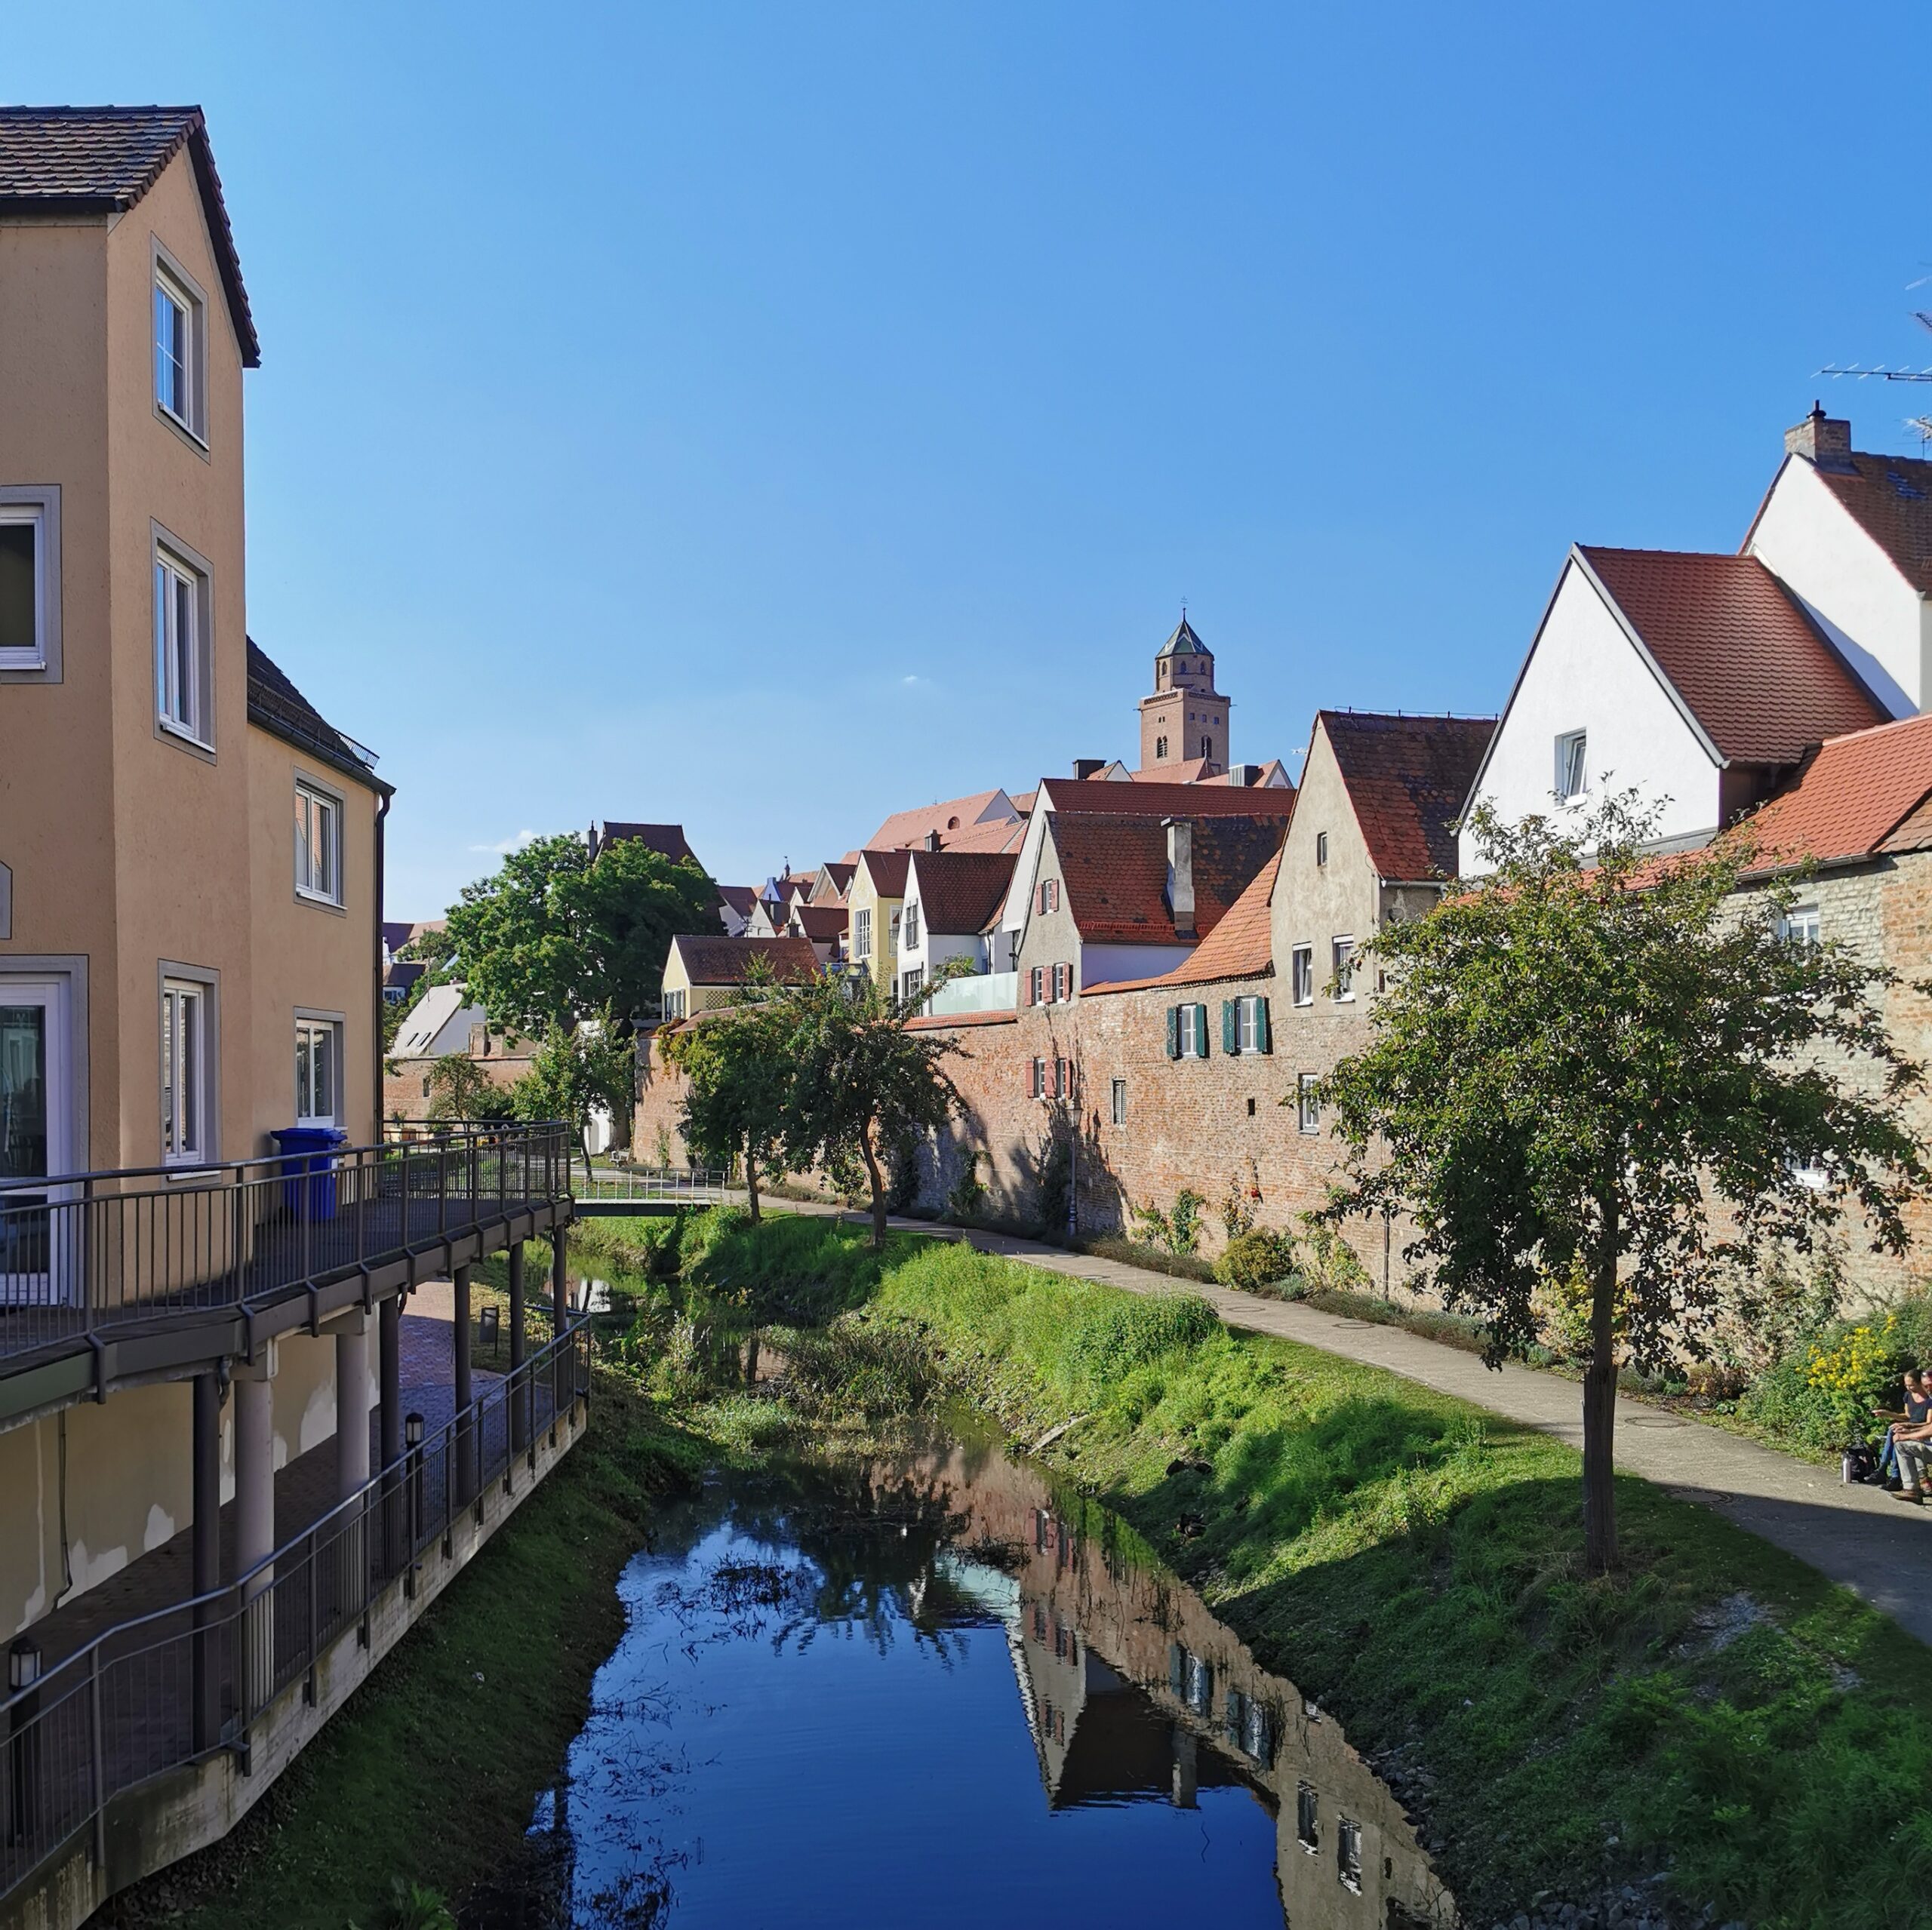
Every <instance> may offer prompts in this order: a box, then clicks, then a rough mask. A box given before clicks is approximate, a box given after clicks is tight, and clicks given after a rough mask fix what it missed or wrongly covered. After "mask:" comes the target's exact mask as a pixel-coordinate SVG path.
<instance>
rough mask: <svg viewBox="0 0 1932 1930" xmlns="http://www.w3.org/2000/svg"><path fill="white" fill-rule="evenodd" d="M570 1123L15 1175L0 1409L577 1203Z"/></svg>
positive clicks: (183, 1353)
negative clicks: (322, 1151)
mask: <svg viewBox="0 0 1932 1930" xmlns="http://www.w3.org/2000/svg"><path fill="white" fill-rule="evenodd" d="M570 1152H571V1138H570V1134H569V1132H568V1129H566V1128H565V1127H564V1126H560V1125H558V1124H556V1123H542V1124H537V1125H512V1126H455V1127H452V1128H451V1129H448V1130H447V1131H438V1132H433V1133H432V1134H430V1135H429V1136H425V1137H423V1138H419V1139H411V1140H410V1141H408V1142H404V1143H400V1144H387V1145H377V1146H358V1147H351V1148H343V1149H341V1150H340V1151H337V1153H335V1154H333V1155H328V1156H318V1157H315V1158H314V1159H312V1160H311V1159H291V1158H285V1157H279V1156H276V1157H267V1158H262V1159H252V1160H236V1161H232V1162H230V1163H226V1164H223V1165H218V1166H206V1167H198V1168H195V1169H192V1170H183V1169H180V1168H178V1167H146V1168H140V1169H122V1170H118V1171H114V1172H89V1173H75V1174H71V1175H63V1176H60V1177H59V1178H57V1179H53V1180H16V1181H11V1182H6V1183H5V1184H4V1185H0V1424H5V1423H6V1422H8V1421H11V1420H13V1419H15V1418H18V1417H20V1416H21V1415H26V1414H30V1413H33V1412H39V1411H42V1410H44V1409H48V1408H51V1407H54V1406H59V1405H60V1404H62V1403H64V1402H66V1401H69V1400H76V1399H80V1398H83V1397H94V1398H97V1399H99V1398H104V1397H105V1396H106V1394H107V1393H108V1392H109V1391H110V1390H111V1389H112V1388H113V1387H115V1386H116V1385H118V1384H123V1383H125V1382H127V1381H132V1380H134V1379H137V1378H152V1377H153V1376H155V1375H165V1374H182V1373H186V1372H192V1370H193V1368H194V1366H195V1363H198V1362H207V1361H213V1360H220V1359H222V1358H223V1357H242V1358H245V1359H248V1360H253V1359H254V1357H255V1356H256V1354H257V1352H258V1351H259V1349H260V1347H261V1345H262V1343H263V1341H268V1340H272V1339H273V1338H275V1337H276V1336H277V1335H279V1334H282V1333H287V1332H293V1331H295V1330H297V1329H306V1330H307V1331H309V1332H318V1331H319V1329H320V1326H321V1322H322V1320H324V1319H325V1318H326V1317H328V1316H329V1315H330V1314H334V1313H337V1312H339V1311H341V1310H343V1309H344V1308H348V1307H351V1306H354V1305H361V1306H364V1307H365V1308H367V1307H371V1306H373V1305H374V1304H375V1302H377V1300H378V1299H380V1298H383V1296H384V1295H388V1294H390V1293H393V1292H396V1291H397V1290H398V1289H401V1288H404V1287H408V1286H413V1285H414V1283H416V1281H417V1280H419V1279H426V1278H429V1277H432V1276H435V1277H443V1278H447V1277H448V1276H449V1275H450V1274H451V1273H452V1272H453V1271H454V1270H455V1268H457V1267H460V1266H463V1265H467V1264H469V1262H472V1261H473V1260H475V1259H478V1258H481V1256H482V1255H485V1253H488V1252H494V1251H495V1250H497V1249H499V1248H500V1247H502V1246H506V1245H507V1244H509V1243H510V1242H511V1241H512V1240H521V1239H525V1238H527V1237H529V1236H531V1234H538V1233H542V1232H544V1231H546V1230H547V1229H549V1228H551V1227H552V1226H555V1225H559V1224H561V1223H562V1222H565V1221H567V1220H568V1219H569V1217H570V1212H571V1202H570V1197H569V1181H570V1172H569V1157H570Z"/></svg>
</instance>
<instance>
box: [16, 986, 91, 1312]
mask: <svg viewBox="0 0 1932 1930" xmlns="http://www.w3.org/2000/svg"><path fill="white" fill-rule="evenodd" d="M69 1078H70V1072H69V1066H68V1064H67V985H66V980H65V979H26V978H9V977H7V976H4V975H0V1306H22V1305H45V1304H46V1303H47V1302H50V1301H54V1300H64V1299H66V1298H67V1297H68V1289H69V1286H71V1284H72V1280H73V1277H74V1271H75V1270H74V1268H73V1266H72V1257H73V1252H74V1249H75V1244H76V1243H75V1239H74V1237H73V1232H72V1229H70V1228H69V1227H68V1226H67V1225H66V1224H65V1222H66V1221H67V1220H69V1219H70V1218H71V1217H72V1215H71V1214H69V1213H64V1212H58V1211H57V1210H54V1209H55V1208H56V1207H57V1204H58V1202H59V1201H60V1200H61V1199H63V1198H64V1197H66V1194H68V1192H69V1191H71V1189H70V1188H61V1187H57V1186H35V1185H21V1184H20V1182H22V1181H23V1180H24V1181H29V1182H31V1181H33V1180H36V1179H40V1180H45V1179H49V1178H51V1177H53V1176H57V1175H59V1174H60V1173H63V1172H71V1171H72V1161H71V1160H70V1159H69V1143H68V1137H69V1120H70V1119H71V1118H72V1091H71V1089H70V1086H69Z"/></svg>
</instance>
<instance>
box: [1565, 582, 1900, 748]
mask: <svg viewBox="0 0 1932 1930" xmlns="http://www.w3.org/2000/svg"><path fill="white" fill-rule="evenodd" d="M1572 554H1573V555H1574V556H1575V557H1576V558H1577V559H1578V560H1580V561H1581V563H1582V564H1583V567H1585V569H1586V570H1587V571H1588V572H1589V574H1590V575H1591V576H1592V578H1593V579H1595V582H1596V583H1597V585H1598V587H1599V588H1600V589H1601V590H1602V591H1603V592H1604V595H1605V596H1606V597H1607V599H1608V601H1610V602H1611V604H1613V605H1614V607H1615V608H1616V609H1617V610H1618V611H1619V612H1620V613H1621V614H1622V616H1623V620H1624V622H1626V624H1627V625H1628V626H1629V629H1630V631H1631V633H1632V635H1634V636H1635V637H1636V638H1638V641H1640V642H1641V644H1642V645H1643V647H1644V649H1645V650H1647V651H1648V652H1649V653H1650V655H1651V659H1653V661H1654V662H1655V663H1656V664H1657V667H1658V668H1659V669H1660V670H1661V671H1662V672H1663V675H1664V676H1665V677H1666V678H1667V679H1668V680H1669V683H1670V684H1671V686H1672V689H1673V690H1675V693H1676V695H1677V696H1678V699H1679V700H1680V701H1681V702H1682V704H1683V705H1684V707H1685V708H1686V709H1687V710H1688V711H1689V712H1690V715H1691V716H1692V717H1693V718H1694V720H1695V721H1696V723H1697V726H1698V727H1699V728H1700V730H1702V731H1703V733H1704V735H1705V736H1706V737H1707V738H1708V739H1709V741H1710V742H1711V743H1712V745H1714V746H1715V748H1716V751H1717V752H1718V755H1719V756H1720V757H1721V758H1724V760H1725V761H1727V762H1731V763H1736V764H1795V763H1797V761H1798V759H1799V758H1801V757H1802V756H1803V755H1804V751H1805V749H1806V748H1807V745H1812V744H1816V743H1817V742H1820V740H1821V739H1824V738H1826V737H1835V736H1843V735H1844V733H1846V732H1847V731H1852V730H1866V729H1868V728H1869V727H1871V726H1872V725H1873V724H1882V723H1884V721H1885V713H1884V711H1882V710H1881V708H1879V706H1878V703H1877V702H1876V701H1875V699H1873V697H1872V694H1871V693H1870V692H1869V690H1866V688H1865V687H1864V686H1863V684H1861V683H1860V682H1859V681H1858V679H1857V678H1856V677H1854V675H1852V673H1851V672H1850V669H1849V668H1847V666H1846V665H1845V663H1844V660H1843V659H1841V657H1840V656H1838V653H1836V652H1835V650H1833V649H1832V647H1831V646H1830V645H1829V644H1828V643H1826V641H1825V639H1824V638H1823V635H1821V634H1820V632H1819V631H1818V630H1817V628H1815V627H1814V625H1813V624H1812V622H1811V620H1810V618H1809V617H1808V616H1806V614H1805V613H1804V610H1803V609H1802V607H1801V606H1800V605H1799V604H1798V601H1797V599H1796V598H1795V597H1793V596H1792V595H1791V593H1790V592H1789V591H1788V590H1787V589H1786V588H1785V587H1784V585H1783V584H1782V583H1781V582H1779V581H1778V579H1777V577H1775V576H1773V575H1772V574H1771V573H1770V570H1767V569H1766V568H1765V567H1764V564H1761V562H1759V561H1758V559H1757V558H1755V556H1717V555H1701V554H1697V553H1695V552H1683V551H1677V550H1657V549H1598V548H1596V547H1595V546H1584V545H1582V544H1579V545H1578V546H1577V549H1575V550H1574V552H1572Z"/></svg>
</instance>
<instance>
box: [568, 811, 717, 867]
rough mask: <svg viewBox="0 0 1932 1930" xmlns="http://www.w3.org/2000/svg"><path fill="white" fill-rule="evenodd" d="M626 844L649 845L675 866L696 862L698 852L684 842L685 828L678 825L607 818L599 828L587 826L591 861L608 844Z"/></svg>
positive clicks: (597, 826)
mask: <svg viewBox="0 0 1932 1930" xmlns="http://www.w3.org/2000/svg"><path fill="white" fill-rule="evenodd" d="M607 844H644V845H648V846H649V847H650V848H651V850H654V851H655V852H657V853H660V855H662V856H664V857H666V858H668V859H670V861H671V862H672V864H674V865H678V864H684V863H686V862H688V863H691V864H694V865H695V864H696V863H697V853H696V852H695V851H694V850H692V849H691V846H690V844H688V843H687V842H686V841H685V828H684V826H683V825H681V824H633V823H631V822H627V821H626V820H624V819H619V818H609V819H605V822H603V823H602V824H601V825H592V826H591V827H590V855H591V856H592V858H595V856H597V854H598V852H600V851H601V850H603V848H604V847H605V845H607Z"/></svg>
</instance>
